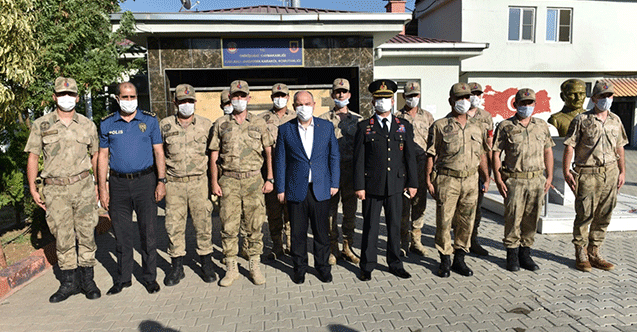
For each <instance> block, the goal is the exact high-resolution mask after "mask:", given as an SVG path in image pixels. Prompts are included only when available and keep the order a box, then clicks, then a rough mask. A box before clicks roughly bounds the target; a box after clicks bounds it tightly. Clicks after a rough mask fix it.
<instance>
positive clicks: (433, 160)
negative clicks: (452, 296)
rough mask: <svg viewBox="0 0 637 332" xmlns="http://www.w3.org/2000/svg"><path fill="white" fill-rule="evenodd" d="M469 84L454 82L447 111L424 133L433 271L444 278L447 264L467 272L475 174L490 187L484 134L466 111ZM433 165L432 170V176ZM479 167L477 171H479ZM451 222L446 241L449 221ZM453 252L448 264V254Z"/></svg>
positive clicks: (475, 200)
mask: <svg viewBox="0 0 637 332" xmlns="http://www.w3.org/2000/svg"><path fill="white" fill-rule="evenodd" d="M470 96H471V88H470V87H469V85H468V84H466V83H456V84H454V85H453V86H452V87H451V90H450V91H449V104H450V105H451V107H452V112H451V113H450V114H449V115H447V116H446V117H444V118H442V119H439V120H436V121H435V122H434V123H433V125H432V126H431V128H429V138H428V139H427V154H428V155H429V156H428V158H427V176H426V179H425V180H426V181H427V188H428V189H429V193H430V194H431V196H432V197H434V198H435V199H436V240H435V241H436V249H438V252H439V253H440V267H439V269H438V275H439V276H440V277H443V278H446V277H449V275H450V273H449V272H450V270H451V269H453V270H454V271H455V272H457V273H459V274H461V275H464V276H471V275H473V271H471V269H470V268H469V267H468V266H467V265H466V264H465V261H464V258H465V254H466V253H467V252H468V251H469V246H470V238H471V232H472V230H473V221H474V218H475V212H476V203H477V201H478V188H477V186H476V185H475V184H476V183H477V182H478V177H479V176H480V177H482V179H483V181H484V190H485V191H486V190H488V188H489V172H488V169H487V168H488V166H487V157H486V152H488V151H489V150H490V149H489V145H488V144H487V137H486V136H487V135H486V132H485V131H484V130H483V128H482V126H481V125H480V124H479V123H478V122H477V121H476V120H475V119H474V118H469V117H467V114H466V113H467V111H469V108H470V107H471V102H470V101H469V98H470ZM434 166H435V172H436V174H435V176H431V174H432V171H433V170H434ZM478 173H480V174H479V176H478ZM452 224H453V225H454V226H455V231H454V242H453V245H452V242H451V226H452ZM454 252H455V255H454V258H453V265H451V254H452V253H454Z"/></svg>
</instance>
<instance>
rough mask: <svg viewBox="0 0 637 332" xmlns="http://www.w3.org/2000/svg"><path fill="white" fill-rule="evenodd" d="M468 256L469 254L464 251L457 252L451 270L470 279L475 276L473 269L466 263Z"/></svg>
mask: <svg viewBox="0 0 637 332" xmlns="http://www.w3.org/2000/svg"><path fill="white" fill-rule="evenodd" d="M466 254H467V253H465V252H464V251H463V250H456V252H455V254H454V255H453V264H452V265H451V269H452V270H453V271H454V272H456V273H458V274H460V275H463V276H465V277H470V276H472V275H473V271H471V269H470V268H469V267H468V266H467V264H465V262H464V256H465V255H466Z"/></svg>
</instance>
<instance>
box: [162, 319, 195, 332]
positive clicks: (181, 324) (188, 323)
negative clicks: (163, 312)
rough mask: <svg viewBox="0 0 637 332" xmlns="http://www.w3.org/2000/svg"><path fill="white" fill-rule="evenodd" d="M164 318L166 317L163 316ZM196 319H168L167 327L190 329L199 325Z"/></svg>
mask: <svg viewBox="0 0 637 332" xmlns="http://www.w3.org/2000/svg"><path fill="white" fill-rule="evenodd" d="M162 319H166V318H164V317H162ZM196 323H197V320H196V319H168V322H167V323H166V326H167V327H170V328H173V329H179V330H190V329H191V328H193V327H195V326H197V325H196Z"/></svg>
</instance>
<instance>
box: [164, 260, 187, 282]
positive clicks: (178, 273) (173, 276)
mask: <svg viewBox="0 0 637 332" xmlns="http://www.w3.org/2000/svg"><path fill="white" fill-rule="evenodd" d="M183 259H184V258H183V257H173V258H172V266H171V268H170V271H168V273H167V274H166V277H165V278H164V285H166V286H175V285H176V284H178V283H179V282H180V281H181V279H183V278H185V277H186V275H185V274H184V263H183Z"/></svg>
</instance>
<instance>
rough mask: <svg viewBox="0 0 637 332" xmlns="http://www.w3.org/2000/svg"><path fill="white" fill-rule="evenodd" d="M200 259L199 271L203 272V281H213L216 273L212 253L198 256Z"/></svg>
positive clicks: (215, 278)
mask: <svg viewBox="0 0 637 332" xmlns="http://www.w3.org/2000/svg"><path fill="white" fill-rule="evenodd" d="M199 259H201V271H202V272H203V278H202V279H203V281H205V282H208V283H210V282H215V281H216V280H217V275H216V274H215V265H214V264H213V263H212V254H207V255H203V256H199Z"/></svg>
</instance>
